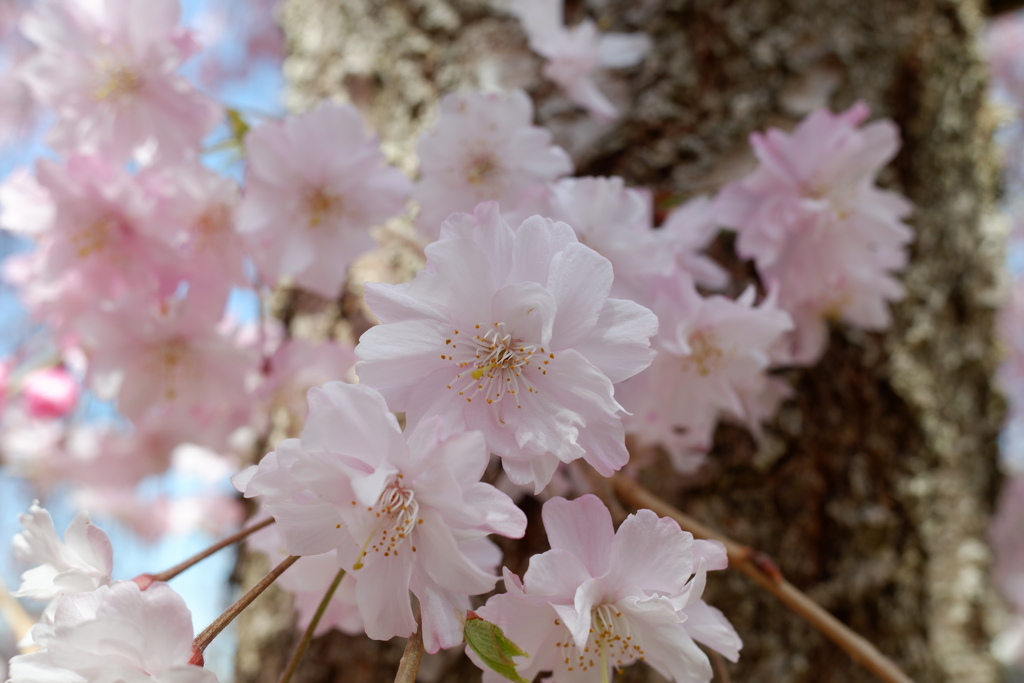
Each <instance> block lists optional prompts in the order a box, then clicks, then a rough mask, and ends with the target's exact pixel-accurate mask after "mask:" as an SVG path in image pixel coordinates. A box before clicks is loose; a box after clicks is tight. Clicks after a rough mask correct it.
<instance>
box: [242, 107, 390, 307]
mask: <svg viewBox="0 0 1024 683" xmlns="http://www.w3.org/2000/svg"><path fill="white" fill-rule="evenodd" d="M245 152H246V159H247V160H248V166H247V171H246V187H245V198H244V200H243V202H242V205H241V207H240V209H239V218H238V229H239V230H240V231H241V232H243V233H244V234H246V235H247V236H248V238H249V239H250V246H251V249H252V251H253V255H254V257H255V259H256V262H257V264H258V265H259V266H260V269H261V270H262V272H263V273H264V276H265V277H266V278H267V279H268V281H269V282H270V283H273V282H275V281H276V280H277V279H278V278H281V277H291V278H292V279H293V280H294V281H295V283H296V284H298V285H299V286H301V287H305V288H306V289H309V290H310V291H312V292H315V293H317V294H321V295H323V296H325V297H335V296H337V295H338V292H339V290H340V288H341V285H342V283H343V282H344V280H345V271H346V268H347V267H348V266H349V264H351V263H352V261H354V260H355V259H356V257H358V256H360V255H361V254H363V253H364V252H367V251H369V250H370V249H372V248H373V247H374V245H375V242H374V240H373V237H371V236H370V228H372V227H374V226H376V225H379V224H381V223H383V222H384V221H386V220H388V219H390V218H393V217H394V216H396V215H398V214H399V213H401V212H402V210H403V209H404V207H405V203H406V200H407V199H408V197H409V188H410V183H409V180H408V179H407V178H406V177H405V175H403V174H402V172H401V171H399V170H398V169H396V168H392V167H389V166H385V164H384V155H383V154H382V153H381V151H380V148H379V146H378V144H377V141H376V139H374V138H372V137H370V136H368V135H367V134H366V131H365V128H364V126H363V120H362V118H361V117H360V115H359V112H358V110H357V109H356V108H355V107H353V106H351V105H344V106H343V105H338V104H334V103H332V102H323V103H322V104H320V106H318V107H317V108H316V109H314V110H313V111H311V112H308V113H305V114H299V115H297V116H292V117H289V118H288V119H287V120H285V121H283V122H270V123H264V124H261V125H259V126H256V127H255V128H254V129H253V130H252V131H251V132H250V133H249V134H248V135H247V136H246V139H245Z"/></svg>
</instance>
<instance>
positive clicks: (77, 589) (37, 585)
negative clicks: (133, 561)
mask: <svg viewBox="0 0 1024 683" xmlns="http://www.w3.org/2000/svg"><path fill="white" fill-rule="evenodd" d="M18 520H19V521H20V522H21V526H22V531H21V533H18V534H15V536H14V554H15V556H16V557H17V558H18V559H19V560H22V561H23V562H30V563H32V564H38V565H39V566H38V567H34V568H32V569H29V570H28V571H26V572H25V573H24V574H22V575H21V587H20V588H19V589H18V590H17V591H16V592H15V593H14V595H16V596H24V597H29V598H32V599H34V600H54V599H56V598H57V597H59V596H61V595H75V594H77V593H84V592H88V591H91V590H94V589H96V588H98V587H100V586H105V585H107V584H109V583H110V572H111V569H112V568H113V563H114V555H113V548H112V547H111V545H110V540H109V539H108V538H107V535H106V534H105V533H104V532H103V530H102V529H100V528H99V527H97V526H94V525H93V524H92V522H90V521H89V515H88V514H87V513H85V512H79V513H78V514H77V515H75V518H74V520H72V522H71V524H70V525H68V528H67V530H66V531H65V532H64V540H63V541H62V540H61V539H60V538H58V537H57V530H56V529H55V528H54V526H53V518H52V517H50V513H49V512H47V510H46V509H45V508H43V507H40V505H39V501H36V502H34V503H32V507H31V508H29V512H28V514H23V515H19V516H18Z"/></svg>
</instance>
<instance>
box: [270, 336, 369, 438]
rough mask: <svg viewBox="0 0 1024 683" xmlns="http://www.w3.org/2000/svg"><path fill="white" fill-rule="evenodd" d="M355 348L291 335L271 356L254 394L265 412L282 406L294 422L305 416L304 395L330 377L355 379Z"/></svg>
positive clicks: (299, 422) (297, 422)
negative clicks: (312, 342)
mask: <svg viewBox="0 0 1024 683" xmlns="http://www.w3.org/2000/svg"><path fill="white" fill-rule="evenodd" d="M355 364H356V354H355V351H354V350H353V349H352V348H351V347H350V346H346V345H342V344H340V343H338V342H334V341H325V342H322V343H320V344H311V343H310V342H308V341H305V340H304V339H298V338H295V337H292V338H290V339H287V340H285V341H284V343H282V344H281V345H280V346H279V347H278V348H277V349H276V350H275V351H274V354H273V356H271V357H270V362H269V372H268V374H267V375H266V377H265V378H264V381H263V384H261V385H260V387H259V389H258V390H257V391H256V393H255V398H256V399H257V400H258V401H260V403H261V404H262V405H261V407H262V408H263V409H264V412H265V413H267V414H269V413H270V412H271V411H272V409H273V408H275V407H280V408H284V409H285V410H286V411H287V413H288V416H289V419H290V420H291V421H292V422H293V424H301V423H302V420H304V419H305V417H306V394H307V393H308V392H309V390H310V389H312V388H313V387H315V386H319V385H321V384H324V383H326V382H329V381H331V380H337V379H347V380H354V379H355V373H354V372H352V368H353V367H354V366H355Z"/></svg>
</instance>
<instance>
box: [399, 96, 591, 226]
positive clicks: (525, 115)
mask: <svg viewBox="0 0 1024 683" xmlns="http://www.w3.org/2000/svg"><path fill="white" fill-rule="evenodd" d="M532 121H533V104H532V103H531V102H530V98H529V97H528V96H527V95H526V93H524V92H523V91H522V90H513V91H512V92H510V93H508V94H506V95H497V94H494V93H479V92H468V93H462V94H455V93H449V94H447V95H445V96H444V97H442V98H441V117H440V120H439V121H438V122H437V126H436V127H435V128H434V129H433V130H431V131H429V132H428V133H426V134H425V135H424V136H423V137H422V138H420V141H419V146H418V148H417V149H418V152H419V157H420V179H419V181H418V182H417V183H416V187H415V189H414V191H413V197H414V198H415V199H416V201H418V202H419V204H420V213H419V216H418V217H417V219H416V227H417V229H419V230H420V231H421V232H422V233H423V234H424V235H427V236H428V237H430V238H436V237H437V236H438V234H439V232H440V226H441V223H442V222H444V220H445V219H446V218H448V216H449V215H450V214H451V213H453V212H457V211H471V210H472V209H473V207H474V206H476V205H477V204H479V203H480V202H483V201H487V200H495V201H497V202H499V203H500V204H501V205H502V206H503V207H504V209H505V211H511V210H513V209H515V208H516V207H517V204H518V203H519V202H521V201H524V200H525V199H527V198H528V197H529V194H530V192H532V191H536V190H537V189H539V188H540V187H541V186H542V184H543V183H545V182H547V181H550V180H555V179H556V178H560V177H562V176H564V175H568V174H569V173H572V168H573V166H572V161H571V160H570V159H569V155H568V154H566V152H565V150H563V149H562V148H561V147H558V146H556V145H553V144H552V142H551V134H550V133H549V132H548V131H546V130H544V129H543V128H538V127H536V126H533V125H531V123H532Z"/></svg>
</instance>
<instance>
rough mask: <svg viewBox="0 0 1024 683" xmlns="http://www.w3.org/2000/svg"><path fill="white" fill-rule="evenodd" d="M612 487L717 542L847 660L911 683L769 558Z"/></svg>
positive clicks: (889, 682)
mask: <svg viewBox="0 0 1024 683" xmlns="http://www.w3.org/2000/svg"><path fill="white" fill-rule="evenodd" d="M612 488H614V489H615V493H616V495H617V496H618V497H619V499H620V500H622V501H623V502H624V503H626V504H628V505H631V506H633V507H636V508H649V509H651V510H653V511H654V512H655V513H657V514H658V515H660V516H662V517H671V518H672V519H674V520H675V521H676V522H677V523H678V524H679V526H680V527H681V528H683V529H684V530H685V531H689V532H690V533H692V534H693V535H694V536H695V537H697V538H706V539H712V540H716V541H720V542H721V543H722V544H723V545H725V550H726V552H727V553H728V555H729V566H730V567H732V568H733V569H737V570H739V571H740V572H742V573H743V574H745V575H746V576H747V577H749V578H750V579H752V580H753V581H754V582H755V583H757V584H758V585H759V586H761V587H762V588H764V589H765V590H767V591H768V592H769V593H771V594H772V595H774V596H775V597H776V598H778V599H779V601H780V602H781V603H782V604H783V605H785V606H786V607H788V608H789V609H790V610H792V611H793V612H794V613H796V614H797V615H798V616H800V617H802V618H803V619H804V620H805V621H807V623H809V624H810V625H811V626H813V627H814V628H815V629H817V630H818V631H819V632H820V633H821V634H822V635H824V636H825V637H826V638H828V639H829V640H831V641H832V642H833V643H835V644H836V645H838V646H839V647H840V648H841V649H842V650H843V651H844V652H846V654H847V655H849V656H850V659H852V660H853V661H855V662H857V663H858V664H860V665H861V666H863V667H864V668H865V669H867V670H868V671H870V672H871V673H873V674H875V675H876V676H878V678H879V679H880V680H882V681H885V682H886V683H912V681H911V680H910V679H909V678H908V677H907V675H906V674H905V673H903V671H901V670H900V668H899V667H898V666H896V664H895V663H894V662H893V661H892V660H891V659H889V658H888V657H886V656H885V655H883V654H882V653H881V652H879V651H878V649H877V648H876V647H875V646H874V645H872V644H871V643H870V642H868V641H867V640H866V639H865V638H863V637H861V636H860V635H858V634H856V633H854V632H853V631H852V630H850V629H849V628H848V627H847V626H846V625H845V624H843V623H842V622H841V621H839V620H838V619H836V618H835V617H834V616H832V615H831V614H829V613H828V612H827V611H826V610H825V609H824V608H822V607H821V605H819V604H818V603H816V602H814V601H813V600H811V599H810V598H809V597H807V595H806V594H804V593H803V592H801V591H800V590H799V589H798V588H797V587H796V586H794V585H793V584H791V583H789V582H788V581H786V579H785V578H784V577H783V576H782V573H781V572H779V569H778V567H776V566H775V563H774V562H773V561H772V560H771V558H770V557H768V556H767V555H765V554H763V553H759V552H756V551H754V550H753V549H752V548H750V547H748V546H745V545H741V544H739V543H737V542H736V541H734V540H732V539H730V538H728V537H727V536H724V535H722V534H720V533H718V532H716V531H714V530H712V529H711V528H709V527H707V526H705V525H703V524H701V523H700V522H698V521H697V520H695V519H693V518H692V517H690V516H689V515H687V514H685V513H683V512H681V511H679V510H677V509H676V508H674V507H672V506H671V505H669V504H668V503H666V502H665V501H663V500H661V499H660V498H658V497H657V496H655V495H654V494H653V493H651V492H650V491H648V490H647V489H645V488H644V487H643V486H641V485H640V484H638V483H636V482H635V481H632V480H631V479H626V478H625V477H613V478H612Z"/></svg>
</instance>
